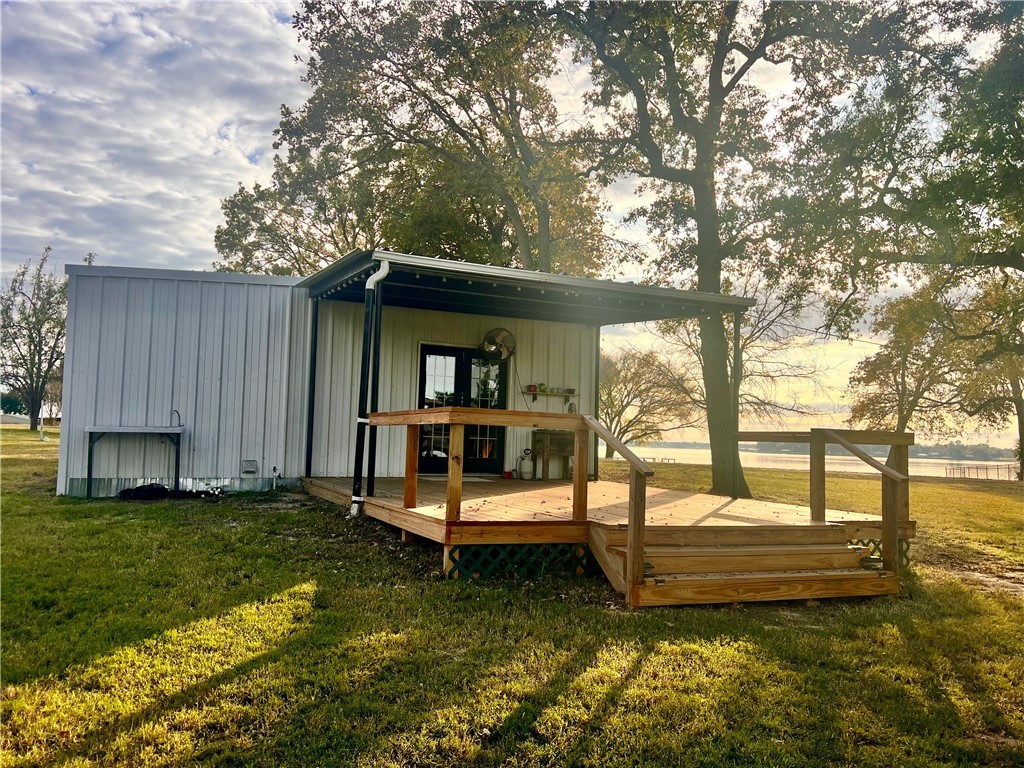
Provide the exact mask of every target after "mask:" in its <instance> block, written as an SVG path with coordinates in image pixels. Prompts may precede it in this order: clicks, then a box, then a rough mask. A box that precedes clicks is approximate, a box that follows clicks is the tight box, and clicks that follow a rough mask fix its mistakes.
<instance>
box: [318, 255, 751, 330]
mask: <svg viewBox="0 0 1024 768" xmlns="http://www.w3.org/2000/svg"><path fill="white" fill-rule="evenodd" d="M385 261H386V262H387V263H388V266H389V270H390V271H389V274H388V275H387V277H385V278H384V280H383V281H382V282H381V283H379V284H378V285H379V286H380V287H382V288H383V296H384V304H385V306H398V307H411V308H414V309H432V310H442V311H447V312H465V313H469V314H478V315H500V316H504V317H516V318H526V319H534V320H551V321H557V322H563V323H580V324H585V325H598V326H600V325H617V324H620V323H639V322H647V321H651V320H666V319H670V318H685V317H697V316H700V315H706V314H709V313H720V312H730V313H731V312H742V311H744V310H746V309H747V308H749V307H752V306H753V305H754V304H755V302H754V300H753V299H747V298H743V297H740V296H722V295H720V294H717V293H700V292H698V291H681V290H677V289H675V288H663V287H660V286H652V285H637V284H635V283H620V282H615V281H612V280H596V279H593V278H587V277H570V276H568V275H555V274H551V273H549V272H533V271H529V270H524V269H509V268H507V267H494V266H490V265H485V264H471V263H469V262H464V261H454V260H451V259H438V258H431V257H427V256H413V255H411V254H407V253H394V252H392V251H381V250H376V251H352V252H351V253H349V254H348V255H346V256H343V257H342V258H341V259H339V260H338V261H336V262H335V263H334V264H331V265H330V266H329V267H326V268H324V269H322V270H320V271H319V272H317V273H316V274H315V275H311V276H310V277H307V278H306V279H305V280H303V281H302V282H301V283H299V287H300V288H305V289H308V291H309V296H310V298H313V299H329V300H337V301H359V302H361V301H362V300H363V295H364V290H365V284H366V280H367V278H368V277H369V276H370V275H371V274H373V273H374V272H376V271H378V269H380V267H381V262H385Z"/></svg>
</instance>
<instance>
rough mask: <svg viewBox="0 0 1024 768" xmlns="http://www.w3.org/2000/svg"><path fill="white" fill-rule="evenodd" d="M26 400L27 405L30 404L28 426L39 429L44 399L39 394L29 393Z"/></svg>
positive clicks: (31, 428)
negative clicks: (40, 412)
mask: <svg viewBox="0 0 1024 768" xmlns="http://www.w3.org/2000/svg"><path fill="white" fill-rule="evenodd" d="M25 401H26V402H25V405H26V406H28V428H29V429H30V430H36V429H39V411H40V410H42V407H43V399H42V398H41V397H39V396H37V395H29V396H28V397H26V398H25Z"/></svg>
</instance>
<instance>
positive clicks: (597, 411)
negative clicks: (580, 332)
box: [590, 325, 601, 481]
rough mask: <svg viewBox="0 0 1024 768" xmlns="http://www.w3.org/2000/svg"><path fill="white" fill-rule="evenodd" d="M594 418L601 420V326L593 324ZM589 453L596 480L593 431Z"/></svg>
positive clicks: (596, 468) (597, 459) (595, 452)
mask: <svg viewBox="0 0 1024 768" xmlns="http://www.w3.org/2000/svg"><path fill="white" fill-rule="evenodd" d="M594 418H595V419H597V420H598V421H600V420H601V326H600V325H598V326H595V328H594ZM590 446H591V453H593V454H594V457H593V459H591V462H590V463H591V467H592V469H593V471H594V478H593V479H594V480H595V481H596V480H597V473H598V461H599V460H600V457H599V456H598V455H597V433H596V432H595V433H594V434H593V435H592V437H591V442H590Z"/></svg>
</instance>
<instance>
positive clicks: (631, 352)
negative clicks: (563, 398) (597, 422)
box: [598, 347, 700, 459]
mask: <svg viewBox="0 0 1024 768" xmlns="http://www.w3.org/2000/svg"><path fill="white" fill-rule="evenodd" d="M598 415H599V416H600V419H601V421H602V422H603V423H604V425H605V426H606V427H608V429H609V430H611V432H612V434H614V435H615V436H616V437H617V438H619V439H620V440H622V442H624V443H635V444H643V443H648V442H651V441H652V440H657V439H658V438H659V437H661V434H662V433H663V432H667V431H669V430H672V429H682V428H683V427H690V426H693V425H695V424H697V423H699V422H700V414H699V412H698V409H697V408H696V407H695V405H694V382H693V380H692V379H691V378H690V376H689V373H688V371H686V370H685V369H683V368H682V367H681V366H679V365H678V364H676V363H675V362H674V361H673V360H672V359H671V358H670V357H667V356H665V355H663V354H660V353H658V352H656V351H654V350H648V351H641V350H639V349H635V348H632V347H629V348H626V349H624V350H621V351H619V352H617V353H614V354H604V353H603V354H602V355H601V401H600V406H599V409H598ZM613 453H614V451H613V450H612V447H611V446H609V445H606V446H605V458H606V459H610V458H611V457H612V455H613Z"/></svg>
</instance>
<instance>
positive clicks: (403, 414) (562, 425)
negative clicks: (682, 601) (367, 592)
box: [369, 407, 654, 601]
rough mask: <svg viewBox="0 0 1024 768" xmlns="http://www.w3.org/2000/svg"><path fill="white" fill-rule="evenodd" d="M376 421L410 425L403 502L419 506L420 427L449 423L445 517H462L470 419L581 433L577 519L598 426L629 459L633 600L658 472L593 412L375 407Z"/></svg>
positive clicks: (582, 512)
mask: <svg viewBox="0 0 1024 768" xmlns="http://www.w3.org/2000/svg"><path fill="white" fill-rule="evenodd" d="M369 420H370V425H371V426H378V427H383V426H403V425H404V426H405V428H406V433H405V435H406V436H405V486H404V492H403V506H405V507H406V508H412V507H415V506H416V482H417V473H418V470H417V465H418V462H419V428H420V426H421V425H423V424H447V425H449V433H448V441H449V442H448V488H447V494H446V499H445V513H444V517H445V520H452V521H455V520H458V519H459V517H460V514H461V510H462V463H463V461H462V460H463V450H464V442H465V429H466V427H467V426H470V425H482V426H494V427H527V428H534V429H571V430H573V431H574V432H575V433H576V437H575V443H574V448H573V464H574V466H575V467H576V470H575V472H574V473H573V483H572V519H573V520H574V521H576V522H585V521H586V519H587V471H586V468H587V464H588V461H587V459H588V456H589V453H590V433H591V432H593V433H594V434H596V435H597V436H598V437H600V438H601V439H602V440H604V441H605V443H607V444H608V445H610V446H611V447H612V448H613V449H615V450H616V451H618V453H620V454H621V455H622V457H623V458H624V459H625V460H626V461H627V462H629V466H630V472H629V518H628V520H629V528H628V533H627V540H626V579H627V584H628V585H629V587H630V593H629V594H627V599H628V600H630V601H632V592H633V590H632V587H634V586H639V585H640V584H642V583H643V579H644V528H645V517H646V514H647V478H648V477H651V476H652V475H653V474H654V470H653V469H651V468H650V467H649V466H648V465H647V463H646V462H644V460H643V459H641V458H640V457H639V456H637V455H636V454H635V453H633V451H631V450H630V449H629V448H627V447H626V446H625V445H624V444H623V443H622V441H621V440H619V439H618V438H617V437H615V435H613V434H612V433H611V432H609V431H608V429H607V428H606V427H605V426H604V425H603V424H601V422H599V421H598V420H597V419H595V418H594V417H592V416H583V415H580V414H573V413H538V412H533V411H504V410H498V409H494V410H489V409H481V408H456V407H446V408H426V409H421V410H416V411H391V412H388V413H371V414H370V417H369Z"/></svg>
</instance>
